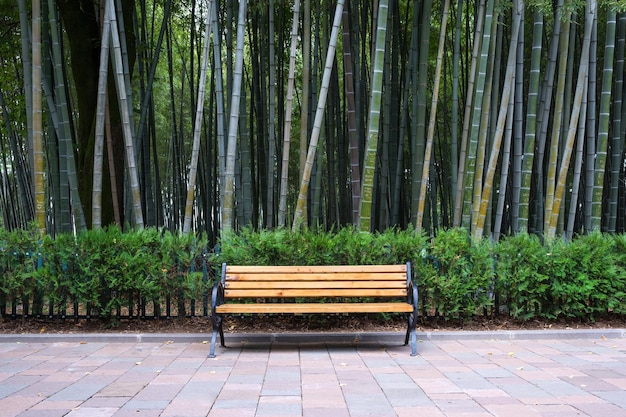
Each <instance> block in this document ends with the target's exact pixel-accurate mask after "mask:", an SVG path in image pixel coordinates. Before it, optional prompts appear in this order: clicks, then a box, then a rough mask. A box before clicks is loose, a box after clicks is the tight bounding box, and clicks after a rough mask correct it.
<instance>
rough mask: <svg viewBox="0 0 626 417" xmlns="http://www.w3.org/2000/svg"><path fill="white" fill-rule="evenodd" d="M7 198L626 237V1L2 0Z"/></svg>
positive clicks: (51, 207)
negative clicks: (618, 234) (625, 96)
mask: <svg viewBox="0 0 626 417" xmlns="http://www.w3.org/2000/svg"><path fill="white" fill-rule="evenodd" d="M0 16H2V24H1V25H0V68H1V71H0V108H1V110H2V117H1V118H0V119H1V120H2V122H1V123H0V171H1V172H0V213H1V214H2V216H1V218H2V224H1V225H2V226H3V227H4V228H6V229H8V230H13V229H19V228H26V227H27V226H28V225H29V224H30V223H31V222H35V223H36V224H37V225H38V227H39V228H40V229H41V231H42V232H46V233H48V234H50V235H53V236H54V235H56V234H58V233H66V232H68V231H77V230H83V229H88V228H99V227H103V226H106V225H110V224H119V225H121V226H123V227H132V228H143V227H146V226H155V227H159V228H165V229H167V230H170V231H183V232H186V233H187V232H206V233H207V235H208V236H209V240H210V241H213V242H214V241H215V240H216V239H217V237H218V236H219V235H220V234H221V233H223V232H225V231H230V230H239V229H240V228H241V227H246V226H250V225H251V226H253V227H255V228H268V229H272V228H277V227H285V228H292V229H299V228H301V227H303V226H307V225H308V226H312V227H320V228H322V229H325V230H330V229H332V228H336V227H341V226H345V225H350V224H353V225H355V226H356V227H357V228H358V229H360V230H366V231H373V230H385V229H388V228H400V229H410V228H412V229H417V230H423V231H424V232H426V233H428V234H431V235H434V234H435V233H436V231H437V230H439V229H444V228H451V227H459V226H460V227H464V228H467V229H468V230H470V231H471V234H472V236H474V237H476V238H482V237H485V236H491V237H493V238H495V239H498V238H499V237H500V236H501V235H513V234H517V233H519V232H528V233H536V234H539V235H541V236H548V237H553V236H556V235H562V236H564V237H566V238H571V236H572V235H574V234H579V233H588V232H589V231H592V230H600V231H602V232H610V233H621V232H624V228H625V218H626V200H625V198H624V197H625V193H624V191H625V190H624V185H625V181H624V178H625V176H624V175H625V174H624V165H625V159H624V140H625V138H626V105H625V104H624V100H623V96H624V93H625V92H626V86H625V85H624V75H625V72H626V70H625V67H624V53H625V50H626V48H625V45H624V43H625V40H626V10H625V7H624V4H623V2H621V1H620V0H587V1H582V0H555V1H552V2H548V1H543V0H533V1H522V0H512V1H511V0H498V1H496V0H413V1H411V0H379V1H374V2H372V1H359V0H337V1H330V0H320V1H311V0H302V1H300V0H294V1H285V0H258V1H245V0H241V1H239V2H237V1H230V0H219V1H208V0H203V1H200V0H198V1H191V2H176V1H172V0H160V1H156V0H154V1H146V0H135V1H130V0H124V1H122V0H94V1H87V0H33V1H32V2H26V1H25V0H17V1H9V0H0Z"/></svg>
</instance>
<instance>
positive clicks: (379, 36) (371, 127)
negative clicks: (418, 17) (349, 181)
mask: <svg viewBox="0 0 626 417" xmlns="http://www.w3.org/2000/svg"><path fill="white" fill-rule="evenodd" d="M388 10H389V2H388V0H380V2H379V3H378V24H377V30H376V43H375V54H374V62H373V68H374V73H373V76H372V88H371V96H370V109H369V117H368V130H367V131H368V134H367V142H366V145H365V156H364V159H363V160H364V162H363V180H362V183H361V205H360V206H359V223H358V225H357V228H358V229H360V230H361V231H362V232H369V231H370V229H371V222H372V200H373V191H374V176H375V173H376V153H377V150H378V138H379V133H378V132H379V129H380V108H381V103H382V86H383V69H384V64H385V38H386V35H387V14H388Z"/></svg>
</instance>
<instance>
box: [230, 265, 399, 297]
mask: <svg viewBox="0 0 626 417" xmlns="http://www.w3.org/2000/svg"><path fill="white" fill-rule="evenodd" d="M409 282H410V264H408V263H407V264H405V265H358V266H348V265H335V266H236V265H235V266H233V265H226V264H223V265H222V285H223V286H224V297H225V298H280V297H406V296H407V288H408V283H409Z"/></svg>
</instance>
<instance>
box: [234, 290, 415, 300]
mask: <svg viewBox="0 0 626 417" xmlns="http://www.w3.org/2000/svg"><path fill="white" fill-rule="evenodd" d="M406 295H407V292H406V288H403V289H377V288H371V289H332V288H331V289H302V290H299V289H267V290H258V289H255V290H229V289H225V290H224V297H226V298H264V297H270V298H272V297H404V296H406Z"/></svg>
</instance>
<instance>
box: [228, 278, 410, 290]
mask: <svg viewBox="0 0 626 417" xmlns="http://www.w3.org/2000/svg"><path fill="white" fill-rule="evenodd" d="M224 287H225V288H226V289H227V290H246V289H247V290H257V289H258V290H261V289H276V288H286V289H287V288H288V289H307V288H310V289H315V288H345V289H353V288H360V289H363V288H381V289H383V288H384V289H391V288H396V289H406V282H405V281H399V280H396V281H278V282H277V281H253V282H251V281H226V283H225V285H224Z"/></svg>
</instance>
